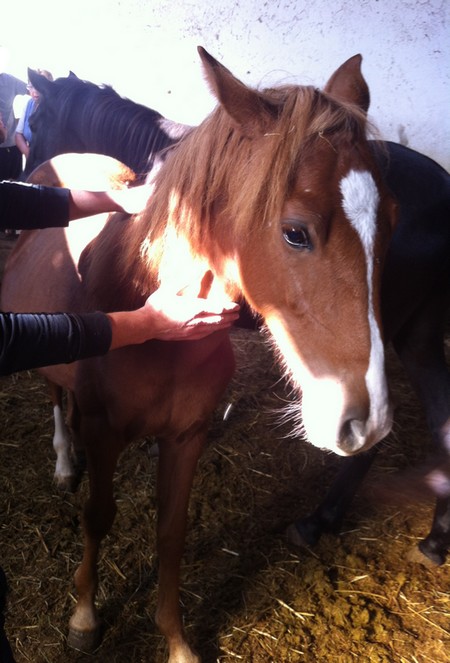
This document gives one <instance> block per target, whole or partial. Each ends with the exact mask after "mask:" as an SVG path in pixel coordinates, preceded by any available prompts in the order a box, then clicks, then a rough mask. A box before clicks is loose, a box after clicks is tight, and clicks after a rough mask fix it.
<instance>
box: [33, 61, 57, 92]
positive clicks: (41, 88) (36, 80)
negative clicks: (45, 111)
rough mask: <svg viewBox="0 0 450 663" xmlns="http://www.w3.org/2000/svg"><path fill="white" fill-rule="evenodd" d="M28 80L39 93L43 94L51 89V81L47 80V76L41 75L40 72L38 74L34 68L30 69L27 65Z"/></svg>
mask: <svg viewBox="0 0 450 663" xmlns="http://www.w3.org/2000/svg"><path fill="white" fill-rule="evenodd" d="M28 80H29V81H30V83H31V85H32V86H33V87H34V89H35V90H37V91H38V92H40V94H45V93H46V92H48V91H49V90H50V89H51V86H52V85H53V82H52V81H49V80H48V78H46V77H45V76H42V75H41V74H38V72H37V71H34V69H30V68H29V67H28Z"/></svg>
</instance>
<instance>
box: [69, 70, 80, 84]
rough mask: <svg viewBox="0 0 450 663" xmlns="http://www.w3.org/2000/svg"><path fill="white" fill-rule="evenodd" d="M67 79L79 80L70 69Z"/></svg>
mask: <svg viewBox="0 0 450 663" xmlns="http://www.w3.org/2000/svg"><path fill="white" fill-rule="evenodd" d="M67 78H75V79H76V80H77V81H78V80H79V78H78V76H77V75H76V74H74V73H73V71H72V69H71V70H70V71H69V75H68V76H67Z"/></svg>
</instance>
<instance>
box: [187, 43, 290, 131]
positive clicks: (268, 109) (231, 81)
mask: <svg viewBox="0 0 450 663" xmlns="http://www.w3.org/2000/svg"><path fill="white" fill-rule="evenodd" d="M198 52H199V55H200V58H201V60H202V64H203V68H204V71H205V76H206V80H207V82H208V84H209V87H210V89H211V92H212V93H213V94H214V96H215V97H216V98H217V99H218V101H219V102H220V104H221V105H222V106H223V107H224V109H225V110H226V111H227V113H228V115H230V117H232V118H233V120H234V121H235V122H236V124H237V125H239V127H240V128H241V130H242V131H243V132H244V133H246V134H252V135H253V134H255V133H264V131H266V129H267V126H268V125H269V124H270V123H271V121H272V119H273V117H274V116H276V114H277V109H276V107H275V106H273V105H271V104H269V103H268V102H267V100H265V99H264V98H263V97H262V96H261V95H260V94H259V93H258V92H257V91H255V90H252V89H251V88H249V87H247V86H246V85H244V83H242V82H241V81H239V80H238V79H237V78H235V76H233V74H232V73H231V71H229V70H228V69H227V68H226V67H224V66H223V65H222V64H220V62H218V61H217V60H216V59H215V58H213V56H212V55H210V54H209V53H208V52H207V51H205V49H204V48H203V47H202V46H198Z"/></svg>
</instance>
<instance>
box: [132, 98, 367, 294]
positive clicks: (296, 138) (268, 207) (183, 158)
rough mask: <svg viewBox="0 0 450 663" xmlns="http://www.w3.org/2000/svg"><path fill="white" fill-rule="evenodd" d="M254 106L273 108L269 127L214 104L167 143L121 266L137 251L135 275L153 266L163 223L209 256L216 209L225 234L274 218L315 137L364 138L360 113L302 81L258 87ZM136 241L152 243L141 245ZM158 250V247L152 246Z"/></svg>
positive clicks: (334, 142) (334, 141)
mask: <svg viewBox="0 0 450 663" xmlns="http://www.w3.org/2000/svg"><path fill="white" fill-rule="evenodd" d="M260 98H261V104H262V105H264V104H265V105H267V106H268V105H270V106H271V107H275V108H276V123H275V127H274V125H273V122H272V124H271V128H270V131H268V132H264V131H263V132H261V133H259V134H258V135H254V134H253V135H252V133H251V132H250V134H248V135H246V134H243V133H242V130H240V129H238V128H237V127H236V125H235V123H234V121H233V119H232V118H231V117H230V116H229V115H228V114H227V112H226V111H225V110H224V109H223V108H222V106H220V105H219V106H218V107H217V108H216V109H215V111H213V113H212V114H211V115H210V116H209V117H208V118H206V120H205V121H204V122H203V123H202V124H200V125H199V126H198V127H197V128H195V129H193V130H191V131H190V133H189V134H188V135H187V136H186V137H185V138H184V139H183V140H182V141H181V142H180V143H179V144H178V145H177V147H176V148H175V149H172V150H171V151H170V152H169V154H168V155H167V158H166V160H165V162H164V163H163V164H162V166H161V168H160V170H159V171H158V173H157V174H156V175H155V178H154V186H155V188H154V193H153V195H152V197H151V199H150V200H149V203H148V206H147V208H146V210H145V212H144V213H143V214H142V217H141V220H140V222H139V223H136V224H135V225H134V228H135V230H134V231H133V235H132V237H130V241H129V242H128V246H127V247H126V248H125V250H124V251H123V253H122V260H123V268H124V269H128V268H129V265H130V264H131V263H132V262H134V261H133V260H132V256H136V255H137V254H141V255H142V256H146V258H147V259H143V260H142V261H141V266H140V268H141V270H142V273H141V276H140V277H139V276H138V280H141V281H145V280H146V278H147V279H148V277H146V275H145V274H146V273H147V272H148V270H149V268H150V269H151V270H152V269H153V270H155V269H157V263H158V257H157V256H158V255H160V253H159V250H158V249H156V248H155V243H157V242H159V241H160V239H161V238H162V237H163V235H164V232H165V229H166V227H167V226H168V225H173V226H174V227H175V228H178V229H181V228H182V232H183V233H184V234H186V235H188V236H189V241H190V243H191V245H193V246H194V247H195V248H196V250H198V252H199V253H200V254H203V255H205V254H209V253H210V252H211V250H212V247H211V242H214V238H215V237H216V238H217V236H218V235H220V229H219V228H218V227H217V226H216V222H217V215H216V212H217V209H218V208H220V211H221V213H222V215H223V214H224V213H225V214H226V217H227V222H228V224H229V226H228V228H227V233H228V234H230V235H231V236H233V237H234V238H236V241H238V238H239V236H240V235H241V234H242V233H247V232H249V231H250V229H252V230H254V229H257V228H258V224H264V223H265V222H266V220H267V219H268V218H275V217H276V215H277V214H279V213H280V210H281V206H282V204H283V202H284V201H285V200H286V198H287V197H288V196H289V194H290V189H291V187H292V183H293V181H294V176H295V173H296V172H297V171H298V168H299V166H300V164H301V162H302V160H303V159H306V158H308V156H309V155H310V154H311V153H312V152H314V150H315V149H316V146H317V143H318V142H319V141H323V140H327V141H329V142H330V143H331V141H332V145H333V147H334V149H336V150H339V147H340V145H342V144H343V143H345V142H346V141H348V140H350V137H352V138H353V140H354V139H355V134H356V135H357V136H358V139H359V138H360V137H364V136H365V134H366V131H367V119H366V116H365V115H364V113H362V112H361V111H360V110H359V109H357V108H356V107H354V106H351V105H344V104H341V103H337V102H336V101H335V100H334V99H332V98H331V97H329V96H328V95H327V94H325V93H324V92H321V91H319V90H318V89H316V88H314V87H309V86H286V87H282V88H277V89H269V90H265V91H264V92H262V93H260ZM144 245H147V246H153V249H152V250H147V249H146V248H145V246H144ZM160 248H161V247H160Z"/></svg>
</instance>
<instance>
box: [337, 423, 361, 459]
mask: <svg viewBox="0 0 450 663" xmlns="http://www.w3.org/2000/svg"><path fill="white" fill-rule="evenodd" d="M366 441H367V439H366V422H365V421H363V420H362V419H347V421H345V422H344V424H343V425H342V427H341V434H340V436H339V442H338V447H339V449H341V451H342V452H343V453H345V454H354V453H356V452H357V451H359V450H360V449H362V447H363V446H364V445H365V443H366Z"/></svg>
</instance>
